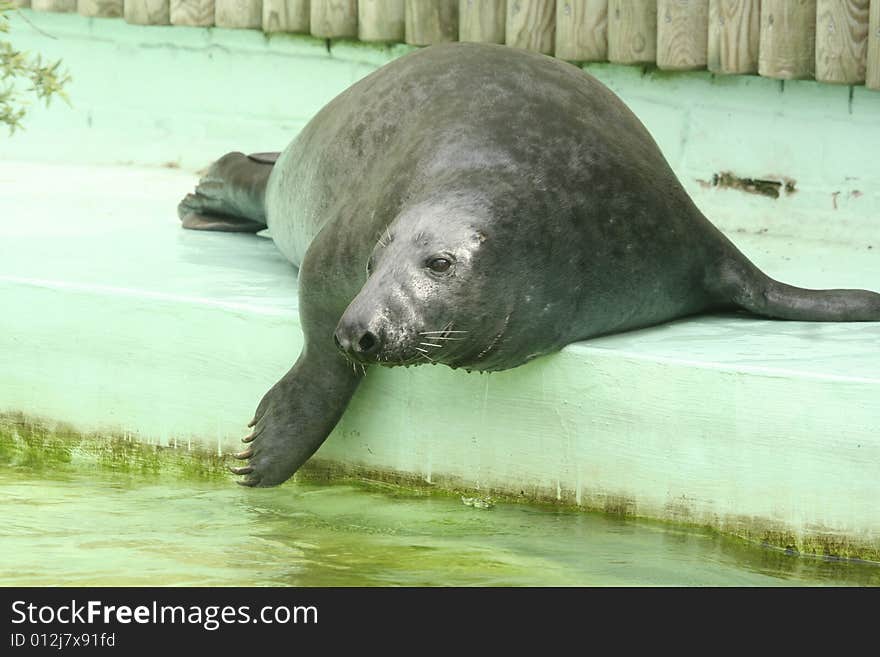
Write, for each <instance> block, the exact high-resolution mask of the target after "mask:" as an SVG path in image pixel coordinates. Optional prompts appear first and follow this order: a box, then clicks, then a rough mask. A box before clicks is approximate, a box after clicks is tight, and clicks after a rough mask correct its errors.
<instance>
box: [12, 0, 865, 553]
mask: <svg viewBox="0 0 880 657" xmlns="http://www.w3.org/2000/svg"><path fill="white" fill-rule="evenodd" d="M29 16H30V18H31V20H32V21H34V22H35V23H37V24H38V25H39V26H40V28H41V29H43V30H44V31H46V32H48V33H49V34H51V35H52V36H54V37H56V38H55V39H50V38H48V37H45V36H44V35H42V34H40V33H39V32H36V31H33V30H31V29H30V28H29V27H28V26H27V25H26V24H23V23H21V22H18V23H16V24H15V25H14V37H15V42H16V44H18V45H19V46H20V47H22V48H25V49H30V50H38V51H40V52H42V53H43V54H44V56H47V57H63V58H64V60H65V62H66V64H67V66H68V67H69V68H70V69H71V72H72V74H73V76H74V83H73V86H72V87H71V89H70V92H71V99H72V107H70V108H68V107H66V106H64V105H63V104H53V106H52V107H51V108H49V109H48V110H47V109H44V108H39V107H35V108H34V110H33V113H32V115H31V116H30V120H29V121H28V122H27V124H26V131H25V132H23V133H21V134H17V135H15V136H14V137H12V138H5V137H4V138H3V140H2V141H0V237H2V242H0V252H2V258H0V372H3V376H2V377H0V412H3V413H6V414H7V415H6V416H5V417H9V418H11V417H19V418H21V417H26V418H42V419H43V420H44V421H45V422H46V425H45V426H47V427H49V429H47V431H49V433H50V434H51V433H52V431H53V429H51V427H53V426H54V423H55V422H61V423H62V425H61V426H62V427H65V428H64V430H63V431H62V432H61V433H62V434H64V435H72V434H70V432H76V433H77V434H78V435H79V434H87V435H90V436H95V437H97V438H96V439H97V440H102V439H104V438H106V439H107V440H111V441H112V440H118V438H119V436H124V437H125V440H128V441H134V442H135V443H138V444H143V445H148V446H149V445H153V446H159V447H162V448H163V449H164V448H168V449H172V448H175V447H176V448H177V450H178V451H184V452H185V453H187V454H189V453H190V452H191V453H192V455H193V456H194V457H197V456H198V455H200V454H201V455H205V454H209V455H215V456H218V457H219V456H220V455H222V454H224V453H227V452H228V451H230V450H232V449H235V448H236V447H237V445H238V438H239V437H240V436H241V435H242V432H243V430H244V426H243V425H244V422H245V421H246V420H247V419H248V418H250V416H251V413H252V411H253V408H254V405H255V404H256V402H257V401H258V400H259V398H260V396H261V395H262V394H263V392H264V391H265V389H266V388H267V387H268V386H269V385H271V384H272V383H273V382H274V381H275V380H276V379H277V378H278V377H279V376H280V375H281V374H283V373H284V372H285V371H286V369H287V368H288V367H289V365H290V363H291V362H292V361H293V359H294V358H295V357H296V354H297V353H298V351H299V347H300V340H301V337H300V334H299V326H298V318H297V315H296V293H295V289H296V288H295V271H294V270H293V269H292V268H291V267H290V266H289V265H288V264H287V263H286V262H285V261H284V260H283V258H282V257H281V256H280V255H279V254H278V253H277V251H276V250H275V248H274V246H273V245H272V243H271V242H270V241H268V240H265V239H261V238H257V237H253V236H240V235H239V236H235V235H220V234H198V233H190V232H187V231H182V230H180V229H179V227H178V225H177V220H176V217H175V213H174V208H175V206H176V203H177V201H178V199H179V198H180V197H181V196H182V195H183V194H184V193H186V192H187V191H189V190H190V189H191V187H192V185H193V183H194V182H195V179H196V176H195V173H194V172H195V170H196V169H198V168H201V167H202V166H204V165H205V164H206V163H207V162H208V161H210V160H211V159H213V158H214V157H216V156H217V155H218V154H220V153H223V152H225V151H228V150H233V149H241V150H254V151H257V150H271V149H277V148H279V147H281V146H283V145H284V144H286V143H287V141H289V139H290V137H291V136H292V135H293V134H294V133H295V132H296V131H297V130H298V129H299V128H300V127H302V125H304V124H305V122H306V121H308V119H309V118H310V117H311V115H313V114H314V112H316V111H317V110H318V109H319V108H320V107H321V106H323V104H324V103H325V102H327V101H328V100H329V99H330V98H331V97H332V96H334V95H335V94H336V93H338V92H339V91H341V90H343V89H344V88H345V87H347V86H348V85H349V84H351V83H352V82H353V81H355V80H357V79H359V78H361V77H363V75H366V74H367V73H369V72H370V71H372V70H374V69H375V68H376V67H377V66H379V65H381V64H382V63H384V62H386V61H390V59H392V58H393V57H395V56H397V55H399V54H400V52H401V51H400V50H395V49H383V48H374V47H370V46H365V45H362V44H350V43H336V42H333V43H331V44H330V47H329V49H328V46H327V44H326V43H325V42H323V41H319V40H315V39H310V38H307V37H288V36H284V37H280V36H279V37H277V38H276V37H274V36H273V37H271V38H266V37H265V36H264V35H262V34H260V33H257V32H249V31H235V30H220V29H196V28H191V29H190V28H173V32H172V31H171V29H170V28H169V29H166V30H163V28H156V27H149V28H142V27H138V26H132V25H127V24H124V23H122V22H121V21H102V20H100V19H91V20H90V19H85V18H82V17H79V16H76V15H72V14H66V15H51V14H29ZM13 20H16V19H15V17H13ZM589 69H590V70H591V72H593V73H594V74H596V75H598V76H599V77H600V78H601V79H603V80H604V81H605V82H606V83H607V84H609V85H610V86H611V87H612V88H614V89H615V90H616V91H617V92H618V93H619V94H620V95H621V96H622V97H623V98H624V99H625V100H626V101H627V102H628V103H629V104H630V105H631V106H632V107H633V109H634V110H635V111H636V112H637V113H638V114H639V115H640V117H641V118H642V119H643V120H644V121H645V123H646V125H648V127H649V129H650V130H651V131H652V132H653V134H654V135H655V137H656V138H657V140H658V143H659V144H660V145H661V147H662V148H663V150H664V152H665V153H666V154H667V157H668V158H669V159H670V162H671V163H672V164H673V166H674V168H675V169H676V171H677V173H678V174H679V175H680V176H681V178H682V180H683V182H684V184H685V185H686V187H687V188H688V190H689V191H690V192H691V193H692V194H693V196H694V198H695V200H696V201H697V203H698V204H699V205H700V206H701V207H702V208H703V210H704V211H705V212H706V213H707V215H708V216H709V217H710V218H712V219H713V220H714V221H715V222H716V223H717V224H718V225H719V226H721V227H722V228H723V229H724V230H726V231H727V232H728V234H729V235H730V236H731V237H732V239H734V241H735V242H736V243H737V244H738V245H739V246H740V247H741V248H742V249H743V250H744V251H745V252H746V253H747V254H748V255H749V256H750V257H751V258H752V259H753V260H754V261H755V262H756V263H758V264H759V265H760V266H761V267H763V268H764V269H765V270H766V271H767V272H768V273H769V274H771V275H772V276H774V277H777V278H780V279H782V280H785V281H786V282H790V283H793V284H799V285H803V286H813V287H819V286H823V287H868V288H874V289H880V221H878V218H880V185H878V184H877V181H878V180H880V158H877V157H876V156H875V155H876V153H877V152H880V121H878V120H877V117H878V116H880V94H868V93H867V92H864V93H859V90H858V89H856V90H854V92H853V93H852V95H851V94H850V93H849V90H847V89H846V88H835V87H831V86H828V85H818V84H816V83H812V82H803V83H786V84H785V85H781V84H779V83H775V82H769V81H767V80H763V79H760V78H745V77H744V78H730V79H721V78H713V77H712V76H711V75H709V74H705V73H698V74H687V75H677V76H667V75H665V74H659V73H657V72H655V71H642V70H639V69H632V68H626V67H615V66H612V65H595V66H590V67H589ZM720 171H733V172H734V173H735V174H736V175H738V176H751V177H758V178H760V177H773V176H775V177H777V178H778V179H782V178H786V179H788V178H790V179H794V180H795V181H796V182H797V185H796V187H797V191H796V192H795V193H793V194H790V195H785V194H783V195H782V196H780V198H777V199H771V198H767V197H763V196H756V195H752V194H746V193H744V192H742V191H739V190H735V189H720V188H718V187H713V186H712V185H711V175H712V173H713V172H720ZM47 189H48V190H49V191H48V192H47ZM878 344H880V326H878V325H877V324H860V325H819V324H798V323H785V322H769V321H762V320H755V319H748V318H741V317H733V316H727V317H708V318H701V319H696V320H689V321H686V322H678V323H675V324H671V325H667V326H662V327H657V328H655V329H651V330H647V331H639V332H634V333H629V334H625V335H619V336H612V337H608V338H604V339H601V340H594V341H590V342H588V343H581V344H576V345H572V346H570V347H568V348H567V349H565V350H564V351H563V352H561V353H560V354H557V355H555V356H551V357H547V358H542V359H538V360H537V361H535V362H533V363H531V364H529V365H528V366H526V367H522V368H518V369H517V370H515V371H512V372H506V373H500V374H493V375H491V376H488V375H482V376H478V375H470V376H468V375H466V374H464V373H463V372H452V371H450V370H446V369H441V368H425V367H422V368H417V369H409V370H390V371H385V370H383V371H378V372H371V373H370V374H369V376H368V380H367V381H366V382H365V384H364V386H363V387H362V389H361V390H360V391H359V392H358V394H357V396H356V398H355V400H354V402H353V404H352V406H351V408H350V409H349V411H348V413H347V414H346V416H345V418H344V419H343V421H342V423H341V424H340V426H339V427H338V428H337V430H336V431H335V432H334V434H333V436H331V438H330V439H329V440H328V442H327V444H326V445H325V446H324V448H322V450H321V451H320V452H319V454H318V457H317V458H316V459H315V462H314V463H313V464H312V465H311V466H310V472H311V473H312V474H321V473H324V474H329V475H331V476H339V475H340V473H342V474H348V475H351V474H354V475H357V476H365V477H369V478H374V479H386V480H391V481H398V482H409V483H413V482H421V484H422V485H424V486H427V487H432V488H443V489H460V490H470V491H479V493H480V494H486V495H497V496H505V497H509V498H511V499H517V498H521V499H526V500H544V501H551V502H554V503H560V504H572V505H579V506H581V507H583V508H587V509H598V510H604V511H608V512H613V513H621V514H627V515H638V516H642V517H651V518H657V519H664V520H673V521H678V522H690V523H695V524H701V525H707V526H711V527H715V528H717V529H719V530H722V531H726V532H730V533H735V534H737V535H740V536H744V537H747V538H750V539H751V540H757V541H765V542H768V543H770V544H773V545H778V546H781V547H792V548H794V549H798V550H802V551H806V552H813V553H818V554H834V555H837V556H856V557H861V558H870V559H875V560H880V504H878V501H880V477H878V476H877V473H878V471H880V470H878V465H880V394H878V393H880V349H878V348H877V345H878ZM12 424H13V425H15V423H14V422H13V423H12ZM65 432H67V433H65ZM102 437H103V438H102ZM114 437H115V438H114ZM6 439H8V442H10V444H12V445H17V446H18V447H16V449H18V448H20V447H21V446H22V445H23V444H24V443H23V442H22V441H24V438H23V437H22V433H21V431H19V430H18V429H16V428H15V427H14V426H13V428H12V429H11V430H10V431H8V432H7V434H6ZM16 453H20V452H16ZM110 453H113V450H112V449H111V450H110ZM16 458H17V457H16ZM138 458H139V457H138ZM198 458H202V457H201V456H198ZM211 458H214V457H211ZM135 460H137V459H135ZM146 462H148V463H152V461H150V460H149V459H147V460H146ZM151 467H152V466H151ZM174 467H175V468H176V467H178V466H174Z"/></svg>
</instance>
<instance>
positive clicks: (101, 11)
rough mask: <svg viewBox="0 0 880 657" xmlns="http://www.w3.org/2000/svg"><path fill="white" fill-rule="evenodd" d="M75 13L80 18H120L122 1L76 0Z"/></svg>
mask: <svg viewBox="0 0 880 657" xmlns="http://www.w3.org/2000/svg"><path fill="white" fill-rule="evenodd" d="M76 11H77V12H78V13H79V15H80V16H98V17H101V18H119V17H120V16H122V0H78V2H77V3H76Z"/></svg>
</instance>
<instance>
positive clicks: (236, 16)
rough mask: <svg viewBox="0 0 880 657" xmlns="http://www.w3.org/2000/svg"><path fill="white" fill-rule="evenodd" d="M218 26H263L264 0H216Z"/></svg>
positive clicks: (215, 8)
mask: <svg viewBox="0 0 880 657" xmlns="http://www.w3.org/2000/svg"><path fill="white" fill-rule="evenodd" d="M214 25H216V26H217V27H233V28H250V29H253V28H259V27H262V26H263V0H214Z"/></svg>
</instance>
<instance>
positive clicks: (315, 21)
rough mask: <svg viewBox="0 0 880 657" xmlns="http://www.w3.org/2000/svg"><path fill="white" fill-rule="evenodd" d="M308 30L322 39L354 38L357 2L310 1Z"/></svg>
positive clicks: (341, 0) (356, 27) (347, 0)
mask: <svg viewBox="0 0 880 657" xmlns="http://www.w3.org/2000/svg"><path fill="white" fill-rule="evenodd" d="M309 4H310V7H311V9H310V11H309V29H310V30H311V32H312V35H313V36H316V37H320V38H322V39H334V38H337V37H356V36H357V33H358V25H357V23H358V13H357V0H311V2H310V3H309Z"/></svg>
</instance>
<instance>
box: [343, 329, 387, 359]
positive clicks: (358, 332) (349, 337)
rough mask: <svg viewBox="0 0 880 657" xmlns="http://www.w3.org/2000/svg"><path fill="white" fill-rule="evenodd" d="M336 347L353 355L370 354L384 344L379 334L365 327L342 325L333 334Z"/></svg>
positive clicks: (362, 355)
mask: <svg viewBox="0 0 880 657" xmlns="http://www.w3.org/2000/svg"><path fill="white" fill-rule="evenodd" d="M333 341H334V342H335V343H336V347H337V348H338V349H340V350H341V351H344V352H346V353H348V354H351V355H352V356H359V357H364V356H369V355H371V354H374V353H376V352H377V351H379V348H380V347H381V346H382V343H381V340H380V339H379V336H378V335H376V334H375V333H373V332H372V331H370V330H369V329H364V328H355V327H342V326H340V327H339V328H337V329H336V333H335V334H334V335H333Z"/></svg>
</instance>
